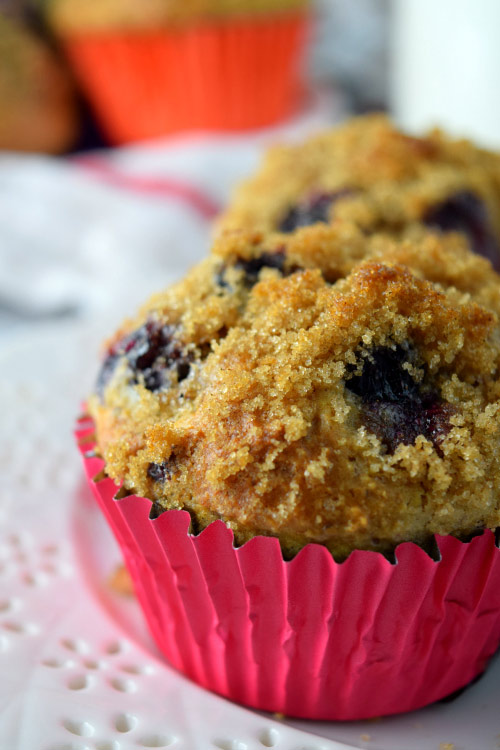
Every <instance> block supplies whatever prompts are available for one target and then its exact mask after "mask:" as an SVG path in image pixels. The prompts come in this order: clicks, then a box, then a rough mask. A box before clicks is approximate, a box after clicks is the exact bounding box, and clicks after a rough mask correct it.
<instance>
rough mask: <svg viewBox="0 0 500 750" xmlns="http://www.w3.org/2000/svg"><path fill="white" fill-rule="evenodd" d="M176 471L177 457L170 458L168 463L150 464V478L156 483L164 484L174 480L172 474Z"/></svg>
mask: <svg viewBox="0 0 500 750" xmlns="http://www.w3.org/2000/svg"><path fill="white" fill-rule="evenodd" d="M174 469H175V456H173V455H172V456H170V458H169V459H168V461H162V462H161V464H149V466H148V477H150V478H151V479H152V480H153V481H154V482H161V484H164V483H165V482H166V481H167V479H168V480H169V481H170V479H172V473H173V471H174Z"/></svg>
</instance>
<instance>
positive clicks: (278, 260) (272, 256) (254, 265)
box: [235, 250, 286, 285]
mask: <svg viewBox="0 0 500 750" xmlns="http://www.w3.org/2000/svg"><path fill="white" fill-rule="evenodd" d="M285 260H286V256H285V253H284V252H283V251H282V250H279V251H278V252H275V253H262V255H259V256H258V257H256V258H250V259H249V260H243V259H242V258H240V259H239V260H237V261H236V263H235V266H236V268H241V269H242V270H243V271H244V272H245V280H246V282H247V283H248V284H250V285H253V284H256V283H257V281H258V279H259V274H260V272H261V271H262V269H263V268H276V270H278V271H280V273H283V272H284V268H285Z"/></svg>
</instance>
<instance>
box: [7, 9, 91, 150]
mask: <svg viewBox="0 0 500 750" xmlns="http://www.w3.org/2000/svg"><path fill="white" fill-rule="evenodd" d="M0 112H1V117H0V149H6V150H13V151H41V152H46V153H61V152H64V151H66V150H68V149H69V148H71V146H72V145H73V144H74V143H75V141H76V139H77V136H78V132H79V124H78V112H77V105H76V100H75V92H74V87H73V85H72V82H71V78H70V76H69V74H68V72H67V70H66V69H65V68H64V66H63V64H62V63H61V61H60V60H58V58H57V56H56V55H55V53H54V52H53V50H52V49H50V47H49V46H48V45H47V44H46V43H45V42H44V41H43V40H42V39H40V38H39V37H38V36H37V35H36V34H34V33H33V32H32V31H30V30H29V29H28V28H27V27H26V26H24V25H23V24H22V23H21V22H20V21H19V20H15V19H14V18H12V17H10V16H8V15H6V14H5V13H1V12H0Z"/></svg>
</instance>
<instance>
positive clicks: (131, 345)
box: [89, 228, 500, 559]
mask: <svg viewBox="0 0 500 750" xmlns="http://www.w3.org/2000/svg"><path fill="white" fill-rule="evenodd" d="M357 231H358V230H356V229H353V230H352V232H351V233H350V230H348V229H347V228H346V230H345V234H344V235H343V242H344V244H343V245H341V250H342V252H344V256H345V257H346V258H347V257H348V255H349V252H348V250H347V248H348V245H349V243H348V242H347V241H346V237H347V236H352V237H353V238H354V240H353V242H354V245H355V246H356V247H357V248H358V250H359V249H360V248H361V250H362V252H361V251H360V253H359V254H360V255H361V257H362V258H366V259H365V260H362V261H361V262H359V260H354V259H352V262H351V267H350V268H347V270H346V271H345V276H344V277H342V275H341V274H340V272H339V273H338V275H337V280H333V283H332V281H330V280H328V279H327V278H325V274H324V271H323V269H322V268H321V266H319V267H316V268H313V267H308V264H307V262H306V261H307V253H305V252H304V255H303V258H302V259H301V258H299V257H297V256H294V257H293V258H290V257H289V255H288V249H289V248H288V247H285V248H284V249H282V250H281V251H280V252H275V253H268V254H266V253H265V252H264V251H263V248H262V241H261V240H259V239H258V238H257V237H256V236H253V239H252V240H250V239H249V238H248V236H247V237H246V238H245V237H244V236H243V235H238V236H237V237H233V244H232V245H231V240H230V239H229V238H227V237H226V239H225V240H224V243H223V246H221V247H219V249H218V252H219V254H218V255H217V254H215V253H214V254H213V255H212V256H211V257H210V258H209V259H208V260H206V261H204V262H203V263H202V264H200V265H199V266H198V267H196V268H195V269H194V270H193V271H192V272H191V273H190V274H189V275H188V276H187V277H186V279H184V280H183V281H182V282H180V283H179V284H178V285H176V286H174V287H173V288H171V289H170V290H168V291H167V292H165V293H163V294H160V295H157V296H156V297H155V298H154V299H153V300H152V301H151V302H150V303H149V304H148V305H146V306H145V308H143V310H142V311H141V312H140V314H139V316H138V318H137V319H136V320H134V321H130V322H128V323H127V324H126V325H125V326H124V327H123V328H122V330H121V331H120V332H119V333H118V334H117V336H116V337H115V338H114V339H113V341H112V342H111V343H110V345H109V346H108V349H107V352H106V355H105V359H104V362H103V365H102V369H101V373H100V376H99V379H98V387H97V392H96V394H95V395H94V396H93V397H92V398H91V400H90V404H89V406H90V412H91V414H92V416H93V417H94V419H95V422H96V428H97V440H98V446H99V450H100V451H101V453H102V455H103V457H104V458H105V461H106V471H107V473H108V474H109V475H110V476H111V477H113V478H114V479H115V480H118V481H123V485H124V488H125V489H126V490H127V491H129V492H136V493H138V494H141V495H143V496H146V497H149V498H150V499H151V500H152V503H153V511H154V513H161V512H162V511H163V510H166V509H169V508H184V509H186V510H188V511H190V513H191V517H192V521H193V530H194V531H198V530H199V529H201V528H203V527H205V526H206V525H207V524H208V523H210V522H211V521H213V520H215V519H222V520H223V521H224V522H225V523H226V524H227V525H228V526H229V527H230V528H232V529H233V531H234V534H235V539H236V542H237V543H243V542H245V541H246V540H248V539H250V538H251V537H252V536H255V535H256V534H265V535H273V536H276V537H277V538H278V539H279V540H280V542H281V545H282V548H283V550H284V552H285V554H287V555H293V554H294V553H295V552H297V551H298V550H299V549H300V548H301V547H303V546H304V545H305V544H307V543H308V542H317V543H320V544H323V545H326V546H327V547H328V549H330V550H331V551H332V553H333V554H334V555H335V556H336V558H337V559H344V558H345V557H346V556H347V555H348V554H349V553H350V552H351V551H352V550H353V549H371V550H379V551H382V552H390V551H392V550H393V549H394V547H395V546H396V545H397V544H398V543H400V542H402V541H410V540H411V541H416V542H418V543H421V544H426V543H427V541H428V540H429V539H430V537H431V536H432V534H434V533H441V534H448V533H451V534H455V535H457V536H464V535H467V534H470V533H473V532H474V531H475V530H477V529H478V528H484V527H489V528H494V527H496V526H497V525H498V524H499V522H500V498H499V497H498V486H499V479H500V477H499V469H500V467H499V461H498V454H499V430H498V416H497V413H498V408H499V399H500V383H499V382H498V366H499V356H500V337H499V327H498V317H497V312H496V311H497V310H498V309H499V308H498V302H497V296H498V277H497V275H496V274H495V273H494V272H493V271H492V270H491V268H490V266H489V264H488V263H487V262H486V261H484V260H483V259H481V258H478V257H477V256H474V255H473V254H472V253H470V251H468V250H467V248H466V247H465V246H464V243H463V242H462V243H460V240H457V239H456V238H455V240H453V238H443V239H439V238H438V237H431V238H428V239H427V240H423V242H428V243H430V246H429V247H430V249H431V251H432V253H433V254H434V261H433V262H431V260H430V259H429V258H427V256H426V257H424V259H422V257H421V253H419V250H421V245H419V243H418V242H416V243H415V244H414V245H413V244H412V243H411V242H409V241H406V242H404V243H398V242H394V241H390V240H388V239H387V238H386V237H380V238H366V237H365V238H364V244H363V241H362V240H360V239H359V237H358V235H357V234H356V232H357ZM453 242H455V244H453ZM339 243H340V240H339ZM339 247H340V245H339ZM454 248H455V250H454ZM339 252H340V250H339ZM357 252H358V251H356V253H357ZM334 253H335V244H334V245H332V246H331V247H330V254H331V255H333V254H334ZM356 253H355V254H356ZM331 262H332V261H330V263H331ZM346 262H347V261H346ZM311 265H312V264H311ZM454 265H458V266H461V265H462V267H463V268H468V269H469V273H468V276H467V278H466V279H461V286H460V285H459V284H458V283H457V284H456V283H455V281H456V278H455V277H456V275H457V272H456V269H455V268H454ZM426 276H429V277H430V280H429V279H427V278H426ZM459 286H460V288H458V287H459ZM467 287H468V288H467Z"/></svg>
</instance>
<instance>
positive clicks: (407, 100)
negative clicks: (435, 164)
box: [390, 0, 500, 148]
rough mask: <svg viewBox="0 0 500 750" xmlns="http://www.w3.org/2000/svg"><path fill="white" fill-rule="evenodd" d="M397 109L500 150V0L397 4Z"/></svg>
mask: <svg viewBox="0 0 500 750" xmlns="http://www.w3.org/2000/svg"><path fill="white" fill-rule="evenodd" d="M390 77H391V82H390V89H391V107H392V112H393V115H394V117H395V119H396V122H398V124H400V125H401V126H402V127H403V128H406V129H408V130H410V131H422V130H424V129H427V128H429V127H432V126H434V125H438V126H440V127H443V128H445V129H446V130H448V131H450V132H451V133H452V134H455V135H463V136H467V137H469V138H474V139H475V140H477V141H478V142H479V143H482V144H484V145H486V146H491V147H493V148H495V147H496V148H500V0H393V17H392V43H391V64H390Z"/></svg>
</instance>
